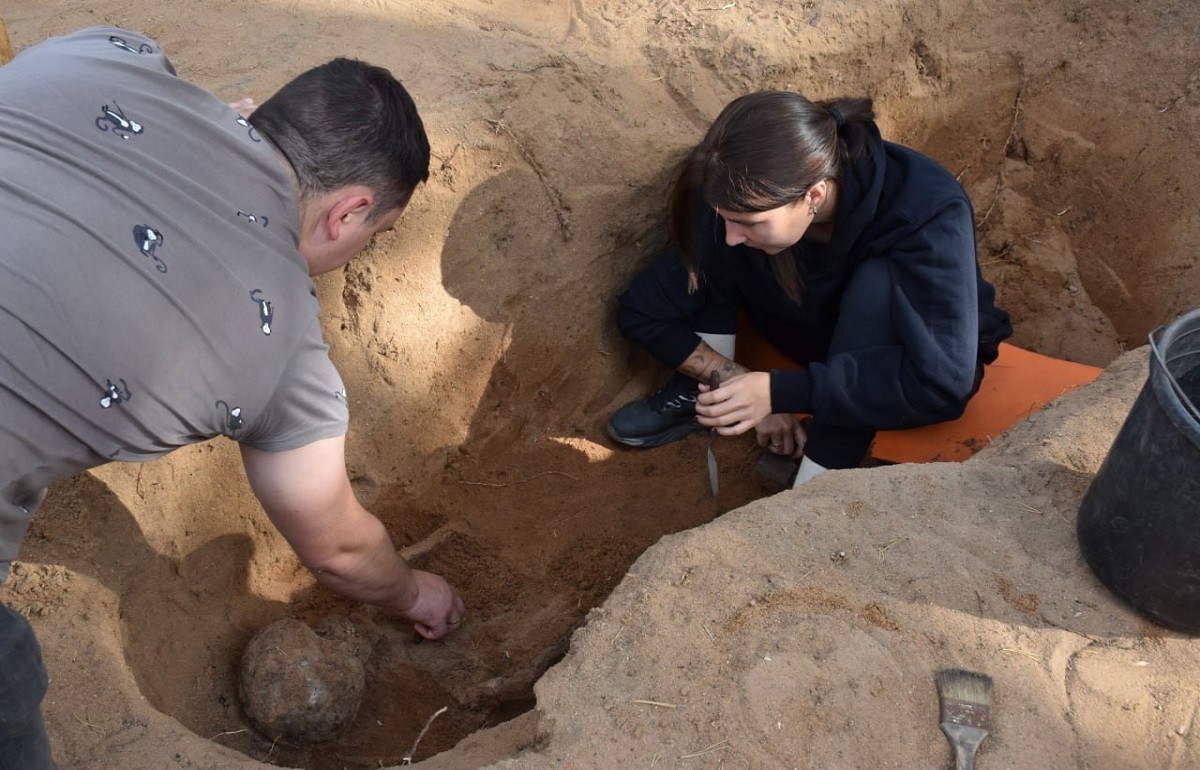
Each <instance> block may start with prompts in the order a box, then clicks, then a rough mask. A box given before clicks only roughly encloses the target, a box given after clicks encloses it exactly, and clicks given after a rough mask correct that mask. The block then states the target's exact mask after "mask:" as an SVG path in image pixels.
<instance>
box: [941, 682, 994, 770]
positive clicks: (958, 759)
mask: <svg viewBox="0 0 1200 770" xmlns="http://www.w3.org/2000/svg"><path fill="white" fill-rule="evenodd" d="M937 688H938V697H939V698H940V699H941V702H942V732H944V733H945V734H946V738H947V739H948V740H949V741H950V745H951V746H952V747H953V748H954V758H955V767H956V768H957V770H973V768H974V767H975V752H977V751H978V750H979V745H980V744H981V743H983V739H984V738H986V737H987V736H988V730H989V729H991V726H992V707H991V701H992V678H991V677H990V676H988V675H986V674H977V673H975V672H973V671H963V670H962V669H957V668H952V669H947V670H945V671H942V672H940V673H938V675H937Z"/></svg>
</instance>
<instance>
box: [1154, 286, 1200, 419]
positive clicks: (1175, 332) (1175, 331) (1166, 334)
mask: <svg viewBox="0 0 1200 770" xmlns="http://www.w3.org/2000/svg"><path fill="white" fill-rule="evenodd" d="M1191 322H1195V325H1194V327H1193V328H1189V329H1184V330H1183V331H1180V328H1181V327H1186V326H1188V324H1189V323H1191ZM1191 334H1200V308H1198V309H1196V310H1191V311H1189V312H1187V313H1184V314H1183V315H1181V316H1179V317H1178V318H1176V319H1175V320H1174V321H1172V322H1170V323H1169V324H1163V325H1161V326H1158V327H1157V328H1155V329H1153V330H1152V331H1151V332H1150V334H1149V335H1147V336H1148V338H1149V340H1150V353H1151V356H1152V357H1153V358H1154V359H1155V360H1157V361H1158V365H1159V366H1160V367H1161V368H1162V371H1163V374H1164V375H1166V378H1167V382H1169V383H1170V385H1171V391H1172V392H1173V393H1174V394H1175V397H1176V398H1177V399H1179V402H1180V404H1181V405H1182V406H1183V408H1184V411H1186V412H1187V413H1188V414H1189V415H1190V416H1191V418H1192V419H1193V420H1196V421H1197V422H1200V409H1198V408H1197V407H1196V404H1194V403H1193V402H1192V399H1191V398H1190V397H1188V394H1187V393H1186V392H1184V390H1183V388H1182V387H1180V385H1179V381H1178V380H1177V379H1175V375H1174V374H1172V372H1171V367H1170V366H1168V364H1169V361H1168V359H1167V357H1166V355H1164V353H1163V350H1162V349H1161V347H1160V342H1161V341H1163V338H1168V339H1166V340H1165V341H1166V343H1168V344H1170V343H1172V342H1175V341H1177V340H1179V339H1181V338H1183V337H1187V336H1189V335H1191ZM1196 353H1200V350H1196V351H1190V352H1189V353H1187V354H1185V355H1192V354H1196ZM1181 357H1182V356H1177V357H1176V358H1175V359H1171V360H1172V361H1173V360H1177V359H1178V358H1181Z"/></svg>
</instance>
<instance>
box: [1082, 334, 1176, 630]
mask: <svg viewBox="0 0 1200 770" xmlns="http://www.w3.org/2000/svg"><path fill="white" fill-rule="evenodd" d="M1197 404H1200V310H1193V311H1192V312H1190V313H1188V314H1186V315H1184V316H1181V317H1180V318H1179V319H1178V320H1176V321H1174V322H1173V323H1171V324H1170V325H1169V326H1166V327H1165V328H1160V329H1156V330H1155V331H1154V332H1152V333H1151V334H1150V379H1149V380H1148V382H1147V383H1146V384H1145V385H1144V386H1143V387H1142V392H1141V393H1140V394H1139V395H1138V398H1137V401H1135V402H1134V404H1133V409H1132V410H1131V411H1130V412H1129V416H1128V417H1127V418H1126V419H1125V423H1124V424H1123V425H1122V426H1121V430H1120V432H1119V433H1118V434H1117V438H1116V440H1115V441H1113V445H1112V448H1110V449H1109V451H1108V456H1107V457H1106V458H1105V460H1104V464H1103V465H1101V466H1100V470H1099V471H1098V472H1097V473H1096V478H1095V479H1093V480H1092V484H1091V486H1090V487H1088V491H1087V494H1086V495H1084V498H1083V502H1082V503H1081V504H1080V508H1079V519H1078V524H1077V526H1078V536H1079V544H1080V546H1081V547H1082V549H1083V555H1084V557H1085V558H1086V559H1087V562H1088V564H1089V565H1090V566H1091V568H1092V570H1093V571H1095V573H1096V576H1097V577H1099V578H1100V580H1101V582H1103V583H1104V585H1106V586H1107V587H1108V588H1109V589H1110V590H1111V591H1112V592H1113V593H1115V594H1117V595H1118V596H1120V597H1121V598H1123V599H1125V600H1126V601H1127V602H1129V603H1130V604H1132V605H1133V606H1134V607H1135V608H1136V609H1138V610H1139V611H1140V612H1142V613H1144V614H1145V615H1147V616H1148V617H1150V618H1153V619H1154V620H1155V621H1157V622H1159V623H1161V624H1163V625H1165V626H1168V627H1170V628H1174V629H1177V630H1180V631H1185V632H1187V633H1189V634H1196V633H1200V411H1197V408H1196V405H1197Z"/></svg>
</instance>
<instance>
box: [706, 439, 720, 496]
mask: <svg viewBox="0 0 1200 770" xmlns="http://www.w3.org/2000/svg"><path fill="white" fill-rule="evenodd" d="M716 435H717V432H716V431H715V430H714V431H713V432H712V434H710V436H709V439H708V486H709V487H710V488H711V489H712V494H713V497H716V496H717V492H718V491H720V488H721V486H720V482H719V481H718V479H717V456H716V455H715V454H713V448H712V445H713V439H714V438H716Z"/></svg>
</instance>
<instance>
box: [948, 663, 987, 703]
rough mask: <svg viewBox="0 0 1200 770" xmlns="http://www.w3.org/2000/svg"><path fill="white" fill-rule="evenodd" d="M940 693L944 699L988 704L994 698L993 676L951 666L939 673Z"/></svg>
mask: <svg viewBox="0 0 1200 770" xmlns="http://www.w3.org/2000/svg"><path fill="white" fill-rule="evenodd" d="M937 688H938V694H939V695H940V696H941V697H942V698H943V699H953V700H957V701H962V702H964V703H972V704H976V705H979V706H986V705H988V704H989V703H990V702H991V700H992V678H991V677H990V676H988V675H987V674H979V673H976V672H974V671H964V670H962V669H960V668H951V669H947V670H945V671H941V672H939V673H938V675H937Z"/></svg>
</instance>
